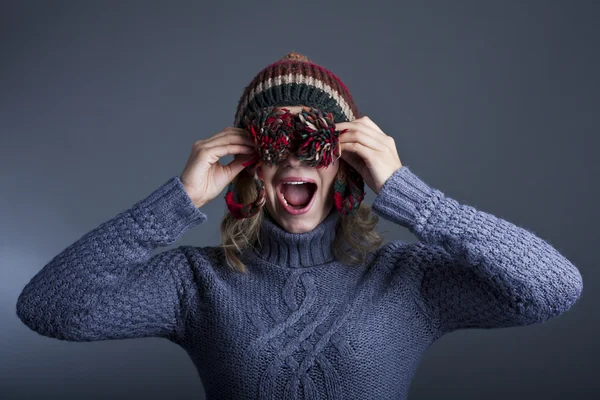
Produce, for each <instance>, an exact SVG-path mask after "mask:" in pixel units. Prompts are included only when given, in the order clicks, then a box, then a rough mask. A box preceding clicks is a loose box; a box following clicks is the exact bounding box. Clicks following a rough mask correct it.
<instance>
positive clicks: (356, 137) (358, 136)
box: [339, 128, 388, 151]
mask: <svg viewBox="0 0 600 400" xmlns="http://www.w3.org/2000/svg"><path fill="white" fill-rule="evenodd" d="M369 129H370V128H369ZM373 135H376V137H377V136H379V137H381V135H380V134H378V133H377V134H374V133H372V132H369V131H368V130H365V129H363V130H360V131H358V130H356V129H350V130H348V131H347V132H346V133H344V134H343V135H341V136H340V139H339V141H340V143H351V142H358V143H361V144H363V145H364V146H366V147H369V148H371V149H373V150H376V151H385V150H386V149H387V147H388V146H387V145H386V144H385V143H382V142H381V141H380V140H377V139H376V138H375V137H373ZM378 139H379V138H378Z"/></svg>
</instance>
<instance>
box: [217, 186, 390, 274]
mask: <svg viewBox="0 0 600 400" xmlns="http://www.w3.org/2000/svg"><path fill="white" fill-rule="evenodd" d="M234 184H235V185H236V191H237V194H238V196H239V197H238V199H239V201H241V202H242V203H244V204H248V203H250V202H251V201H253V200H254V199H256V196H257V190H256V186H255V182H254V181H253V178H252V177H251V176H250V175H249V174H239V175H237V176H236V177H235V178H234ZM264 212H265V211H264V209H263V210H261V212H258V213H257V214H256V215H253V216H252V217H249V218H244V219H240V220H238V219H236V218H234V217H233V215H231V213H229V212H227V213H226V214H225V216H224V217H223V220H222V221H221V244H220V246H219V247H221V248H223V250H224V253H225V259H226V261H227V265H228V266H229V267H230V268H232V269H234V270H237V271H239V272H243V273H246V272H247V269H246V266H245V264H244V263H243V262H242V261H241V260H240V259H239V257H238V254H239V253H241V252H242V251H244V250H245V249H248V248H252V247H253V246H254V245H255V244H256V243H257V242H258V239H259V234H260V227H261V225H262V223H263V219H264V218H265V216H264ZM334 212H337V211H334ZM378 221H379V217H378V216H377V215H376V214H374V213H373V212H372V210H371V207H370V206H369V205H367V204H365V203H364V202H363V203H361V205H360V207H359V208H358V209H357V210H356V213H354V214H353V215H350V216H345V215H342V216H341V217H340V224H339V225H338V227H337V231H336V235H335V239H334V242H333V249H332V250H333V254H334V255H335V256H336V257H337V258H338V259H339V260H340V261H342V262H343V263H346V264H351V265H358V264H362V263H363V262H364V261H365V260H366V258H367V255H368V254H369V253H372V252H374V251H376V250H377V249H379V247H380V246H381V245H382V244H383V242H384V239H383V237H382V236H381V235H380V234H379V233H378V232H377V231H376V229H375V228H376V226H377V223H378ZM344 241H345V243H344ZM344 244H347V245H348V246H350V249H351V250H353V252H354V254H353V252H348V251H347V249H345V248H344Z"/></svg>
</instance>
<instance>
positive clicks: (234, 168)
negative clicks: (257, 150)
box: [223, 154, 254, 179]
mask: <svg viewBox="0 0 600 400" xmlns="http://www.w3.org/2000/svg"><path fill="white" fill-rule="evenodd" d="M252 158H254V154H243V155H237V156H236V157H235V158H234V159H233V161H231V162H230V163H229V164H227V165H224V166H223V168H224V169H225V170H226V171H227V174H228V176H229V177H230V178H231V179H233V177H235V176H236V175H237V174H239V173H240V172H241V171H242V170H243V169H244V168H246V165H244V164H245V163H246V162H247V161H250V160H251V159H252Z"/></svg>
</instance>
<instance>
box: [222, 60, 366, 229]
mask: <svg viewBox="0 0 600 400" xmlns="http://www.w3.org/2000/svg"><path fill="white" fill-rule="evenodd" d="M300 105H304V106H307V107H310V108H315V109H318V110H319V111H320V112H321V113H322V114H324V115H329V116H330V117H332V118H333V122H334V123H339V122H349V121H353V120H354V119H356V118H358V117H359V112H358V109H357V107H356V104H355V103H354V101H353V99H352V95H351V94H350V91H349V90H348V88H347V87H346V85H344V83H342V81H341V80H340V79H339V78H338V77H337V76H335V75H334V74H333V73H332V72H331V71H329V70H327V69H325V68H324V67H322V66H319V65H317V64H315V63H313V62H311V61H310V60H309V59H308V58H307V57H306V56H304V55H302V54H299V53H296V52H291V53H289V54H287V55H286V56H285V57H283V58H281V59H280V60H279V61H277V62H275V63H273V64H270V65H268V66H267V67H265V68H263V69H262V70H261V71H260V72H259V73H258V74H257V75H256V76H255V77H254V78H253V79H252V81H251V82H250V84H249V85H248V86H247V87H246V88H245V89H244V92H243V93H242V96H241V97H240V100H239V102H238V106H237V110H236V113H235V119H234V126H235V127H236V128H242V129H247V127H246V125H245V121H247V118H246V117H247V116H248V115H256V114H257V113H260V112H262V111H264V110H265V109H266V108H267V107H284V106H300ZM339 161H340V165H339V169H338V173H337V175H336V180H335V183H334V185H335V188H334V204H335V207H336V209H337V210H338V212H339V213H340V214H342V215H352V214H354V213H355V212H356V210H357V209H358V207H359V206H360V203H361V201H362V200H363V199H364V181H363V179H362V177H361V176H360V174H358V172H357V171H356V170H354V168H353V167H351V166H350V164H348V163H347V162H346V161H345V160H343V159H341V158H340V159H339ZM244 173H247V174H249V173H250V172H249V171H247V169H246V170H244V171H243V172H242V173H240V174H244ZM252 174H253V178H254V181H255V185H256V189H257V193H258V197H257V199H256V200H254V201H252V202H251V203H249V204H243V203H241V202H240V201H239V199H238V196H237V191H236V188H235V181H236V180H234V181H232V182H231V183H230V184H229V188H228V191H227V194H226V195H225V200H226V203H227V206H228V208H229V211H230V212H231V213H232V215H233V216H234V217H235V218H237V219H242V218H248V217H250V216H252V215H254V214H256V213H258V212H259V211H260V210H261V208H262V207H263V205H264V202H265V195H266V193H265V188H264V181H263V180H262V176H261V175H262V174H260V171H257V170H255V171H253V172H252ZM238 176H239V175H238Z"/></svg>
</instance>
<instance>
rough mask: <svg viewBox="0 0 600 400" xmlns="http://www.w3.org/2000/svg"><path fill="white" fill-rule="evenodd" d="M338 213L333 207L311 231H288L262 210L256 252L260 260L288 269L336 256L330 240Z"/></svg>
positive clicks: (317, 263)
mask: <svg viewBox="0 0 600 400" xmlns="http://www.w3.org/2000/svg"><path fill="white" fill-rule="evenodd" d="M340 218H341V215H340V214H339V213H338V212H337V210H336V209H335V208H332V210H331V212H330V213H329V215H328V216H327V217H325V219H324V220H323V221H321V223H320V224H319V225H317V226H316V227H315V228H314V229H313V230H312V231H310V232H304V233H290V232H288V231H286V230H285V229H283V228H282V227H281V226H280V225H279V224H278V223H277V222H276V221H275V220H274V219H273V218H272V217H271V216H270V215H269V213H268V212H266V211H265V214H264V219H263V222H262V225H261V227H260V243H261V244H260V245H259V244H258V243H257V244H256V252H257V255H258V257H260V258H261V259H263V260H265V261H267V262H269V263H272V264H277V265H281V266H286V267H291V268H303V267H311V266H315V265H319V264H325V263H328V262H330V261H333V260H334V259H335V256H334V254H333V242H334V239H335V236H336V228H337V224H338V222H339V221H340Z"/></svg>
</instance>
